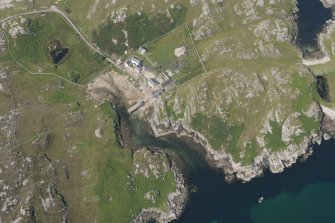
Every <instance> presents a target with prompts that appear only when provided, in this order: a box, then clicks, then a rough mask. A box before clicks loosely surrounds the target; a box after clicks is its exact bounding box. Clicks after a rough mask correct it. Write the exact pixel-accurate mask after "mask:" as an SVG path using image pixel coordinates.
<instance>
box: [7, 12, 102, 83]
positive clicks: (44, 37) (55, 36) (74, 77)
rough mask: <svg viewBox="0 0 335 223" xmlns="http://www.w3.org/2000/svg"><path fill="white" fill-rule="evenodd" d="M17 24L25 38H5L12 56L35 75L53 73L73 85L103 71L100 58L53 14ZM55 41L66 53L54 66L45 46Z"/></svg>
mask: <svg viewBox="0 0 335 223" xmlns="http://www.w3.org/2000/svg"><path fill="white" fill-rule="evenodd" d="M28 19H29V20H27V21H26V22H24V23H23V24H21V26H23V27H24V28H25V30H26V32H27V33H28V34H19V35H18V36H17V38H10V35H9V34H8V33H7V37H8V38H9V49H10V52H11V54H12V56H13V57H14V58H15V60H17V61H18V62H19V63H21V64H22V65H23V66H25V67H26V68H28V69H29V70H30V71H32V72H35V73H39V72H41V73H55V74H57V75H60V76H62V77H64V78H66V79H68V80H70V81H72V82H75V83H87V82H89V81H90V80H92V79H93V78H94V77H95V75H96V74H97V72H98V71H100V70H102V69H103V68H104V61H103V59H102V58H101V57H100V56H97V55H95V54H94V53H93V52H91V51H90V50H89V49H88V48H87V46H86V45H85V44H84V43H83V42H82V41H81V40H80V38H79V37H78V36H77V35H76V34H75V32H74V31H73V30H72V29H71V28H70V27H69V26H68V25H67V24H66V23H65V21H63V20H62V18H61V17H60V16H58V15H57V14H54V13H47V14H45V15H44V16H32V17H29V18H28ZM55 40H58V41H59V42H60V43H61V44H62V46H63V47H66V48H68V49H69V53H68V54H67V55H66V56H65V57H64V58H63V59H62V60H61V61H60V62H59V63H58V64H54V63H53V60H52V57H51V55H50V53H49V50H48V46H49V44H50V43H51V42H52V41H55Z"/></svg>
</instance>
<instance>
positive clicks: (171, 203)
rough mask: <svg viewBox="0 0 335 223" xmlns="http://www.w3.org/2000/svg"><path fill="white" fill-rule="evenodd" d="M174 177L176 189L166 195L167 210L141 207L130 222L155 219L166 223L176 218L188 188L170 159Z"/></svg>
mask: <svg viewBox="0 0 335 223" xmlns="http://www.w3.org/2000/svg"><path fill="white" fill-rule="evenodd" d="M171 165H172V167H171V168H172V170H173V173H174V179H175V181H176V183H177V184H176V186H177V189H176V191H175V192H172V193H170V194H169V195H168V201H167V206H168V211H166V212H165V211H162V210H160V209H157V208H147V209H142V210H141V212H140V213H139V214H138V215H137V217H136V218H135V219H134V220H133V221H132V223H146V222H149V221H156V222H159V223H168V222H171V221H172V220H175V219H178V217H180V215H181V214H182V213H183V210H184V208H185V204H186V203H187V199H188V188H187V186H186V183H185V179H184V177H183V175H182V173H181V171H180V170H179V169H178V167H177V165H176V164H175V162H174V161H171Z"/></svg>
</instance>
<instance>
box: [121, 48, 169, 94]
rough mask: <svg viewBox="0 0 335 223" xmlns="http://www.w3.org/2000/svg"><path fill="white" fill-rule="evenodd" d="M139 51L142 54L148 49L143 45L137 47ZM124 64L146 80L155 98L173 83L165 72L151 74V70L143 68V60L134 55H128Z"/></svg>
mask: <svg viewBox="0 0 335 223" xmlns="http://www.w3.org/2000/svg"><path fill="white" fill-rule="evenodd" d="M139 52H140V53H141V54H142V55H145V54H146V53H147V52H148V50H147V48H145V47H144V46H141V47H140V48H139ZM125 65H126V67H127V68H129V69H133V70H134V71H136V72H137V73H138V75H139V76H140V78H142V79H144V80H145V81H146V83H147V85H148V86H149V87H150V88H152V89H153V91H152V94H153V96H154V97H156V98H157V97H159V95H160V94H162V93H163V92H164V91H165V90H166V89H167V87H169V86H171V85H172V84H173V82H172V80H171V79H170V77H169V76H167V75H166V74H165V73H159V74H158V75H157V74H153V72H150V71H147V70H144V69H143V68H144V67H143V60H141V59H139V58H138V57H136V56H132V57H130V58H129V59H128V60H127V61H126V63H125Z"/></svg>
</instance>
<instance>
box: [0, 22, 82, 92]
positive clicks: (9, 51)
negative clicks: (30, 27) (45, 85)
mask: <svg viewBox="0 0 335 223" xmlns="http://www.w3.org/2000/svg"><path fill="white" fill-rule="evenodd" d="M1 30H2V31H3V33H4V35H5V37H6V41H7V47H8V49H7V50H8V53H9V55H10V57H11V58H12V60H13V61H14V62H15V63H16V64H17V65H18V66H19V67H21V68H22V69H23V70H25V71H27V72H28V73H30V74H32V75H50V76H54V77H58V78H60V79H62V80H64V81H66V82H68V83H70V84H72V85H75V86H77V87H85V85H82V84H78V83H75V82H73V81H70V80H68V79H66V78H65V77H62V76H61V75H59V74H55V73H49V72H41V73H39V72H33V71H31V70H29V68H27V67H25V66H24V65H22V64H21V63H20V62H19V61H17V60H16V58H15V57H14V55H13V54H12V52H11V50H10V43H9V38H8V34H7V32H6V31H5V30H4V29H2V28H1Z"/></svg>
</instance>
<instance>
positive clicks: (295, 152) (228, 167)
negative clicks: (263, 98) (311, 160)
mask: <svg viewBox="0 0 335 223" xmlns="http://www.w3.org/2000/svg"><path fill="white" fill-rule="evenodd" d="M150 125H151V127H152V128H153V131H154V133H155V135H156V137H160V136H162V135H165V134H171V132H173V133H175V134H176V135H177V136H178V137H183V136H186V137H189V138H191V139H193V140H194V141H195V142H196V143H198V144H200V145H201V146H202V147H203V148H204V149H205V150H206V160H207V161H208V162H209V164H210V165H211V166H212V167H214V168H221V169H223V170H224V172H225V178H226V180H227V181H228V182H230V181H234V180H241V181H243V182H248V181H250V180H252V179H253V178H255V177H259V176H261V175H262V174H263V173H264V170H266V169H269V170H270V171H271V172H272V173H280V172H283V171H284V169H285V168H288V167H290V166H292V165H293V164H294V163H296V162H297V161H298V160H299V159H300V158H301V157H303V158H304V159H306V158H307V157H308V156H310V155H311V154H312V151H313V150H312V146H313V145H314V144H315V143H317V144H320V143H321V141H322V135H323V133H322V132H321V131H320V132H319V133H318V134H315V135H311V136H310V137H309V138H306V139H305V140H304V142H303V143H301V144H300V145H290V146H288V148H287V149H286V150H285V151H282V152H276V153H274V152H270V151H269V150H267V149H265V150H264V151H263V152H262V154H260V155H259V156H257V157H256V158H255V161H254V163H253V164H252V165H247V166H243V165H242V164H241V163H236V162H234V160H233V157H232V156H231V155H230V154H228V153H226V152H225V151H224V150H222V151H216V150H214V149H213V148H212V147H211V145H210V144H209V143H208V141H207V139H206V138H205V137H204V136H203V135H201V134H200V133H199V132H196V131H194V130H192V129H190V128H188V127H186V125H185V124H183V123H182V122H181V121H178V122H176V123H173V122H171V121H170V122H165V123H164V124H159V123H158V122H157V120H156V121H155V119H153V118H151V119H150Z"/></svg>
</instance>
